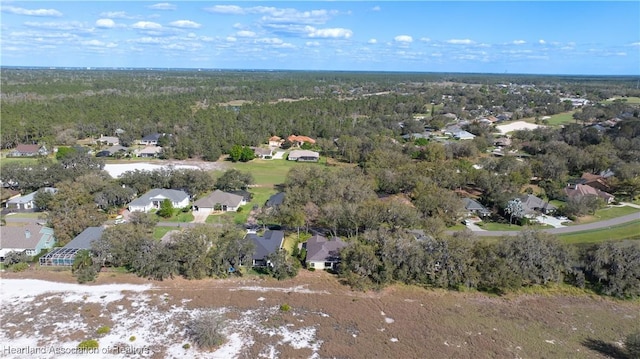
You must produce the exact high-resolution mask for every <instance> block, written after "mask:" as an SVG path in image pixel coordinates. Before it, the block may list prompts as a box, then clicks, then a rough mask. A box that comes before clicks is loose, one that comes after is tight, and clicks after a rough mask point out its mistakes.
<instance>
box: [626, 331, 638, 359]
mask: <svg viewBox="0 0 640 359" xmlns="http://www.w3.org/2000/svg"><path fill="white" fill-rule="evenodd" d="M624 348H625V351H626V352H627V355H628V356H629V358H640V331H637V332H634V333H631V334H629V335H627V337H626V338H625V340H624Z"/></svg>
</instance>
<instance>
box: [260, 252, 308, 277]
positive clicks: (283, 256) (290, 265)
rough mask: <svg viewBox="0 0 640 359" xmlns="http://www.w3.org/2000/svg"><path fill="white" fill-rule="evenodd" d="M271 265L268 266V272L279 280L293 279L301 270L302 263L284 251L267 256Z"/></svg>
mask: <svg viewBox="0 0 640 359" xmlns="http://www.w3.org/2000/svg"><path fill="white" fill-rule="evenodd" d="M267 260H268V261H269V262H270V263H271V265H269V266H267V271H268V272H269V274H271V276H272V277H274V278H276V279H277V280H283V279H287V278H293V277H295V276H296V275H297V274H298V270H300V262H298V261H297V260H295V259H294V258H293V257H291V256H290V255H289V253H287V251H286V250H284V249H279V250H278V251H276V252H274V253H271V254H270V255H268V256H267Z"/></svg>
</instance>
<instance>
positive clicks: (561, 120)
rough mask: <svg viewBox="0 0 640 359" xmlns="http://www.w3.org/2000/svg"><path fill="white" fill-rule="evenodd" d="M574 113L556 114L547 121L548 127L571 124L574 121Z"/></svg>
mask: <svg viewBox="0 0 640 359" xmlns="http://www.w3.org/2000/svg"><path fill="white" fill-rule="evenodd" d="M573 113H574V111H569V112H563V113H558V114H555V115H552V116H551V118H550V119H548V120H547V123H548V124H549V126H560V125H564V124H567V123H573V122H575V121H576V120H574V119H573Z"/></svg>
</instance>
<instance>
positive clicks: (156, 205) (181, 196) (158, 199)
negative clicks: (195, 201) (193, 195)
mask: <svg viewBox="0 0 640 359" xmlns="http://www.w3.org/2000/svg"><path fill="white" fill-rule="evenodd" d="M165 199H168V200H170V201H171V205H173V208H184V207H187V206H188V205H189V194H188V193H187V192H185V191H180V190H176V189H166V188H155V189H152V190H150V191H149V192H147V193H145V194H143V195H142V196H140V197H138V198H136V199H134V200H133V201H131V203H129V205H128V206H127V207H129V211H131V212H134V211H140V212H150V211H151V210H153V209H160V206H161V205H162V202H163V201H164V200H165Z"/></svg>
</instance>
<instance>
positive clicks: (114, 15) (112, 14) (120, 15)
mask: <svg viewBox="0 0 640 359" xmlns="http://www.w3.org/2000/svg"><path fill="white" fill-rule="evenodd" d="M100 16H101V17H107V18H110V19H127V20H131V19H137V18H139V17H137V16H132V15H129V14H127V13H126V12H124V11H106V12H103V13H100Z"/></svg>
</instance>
